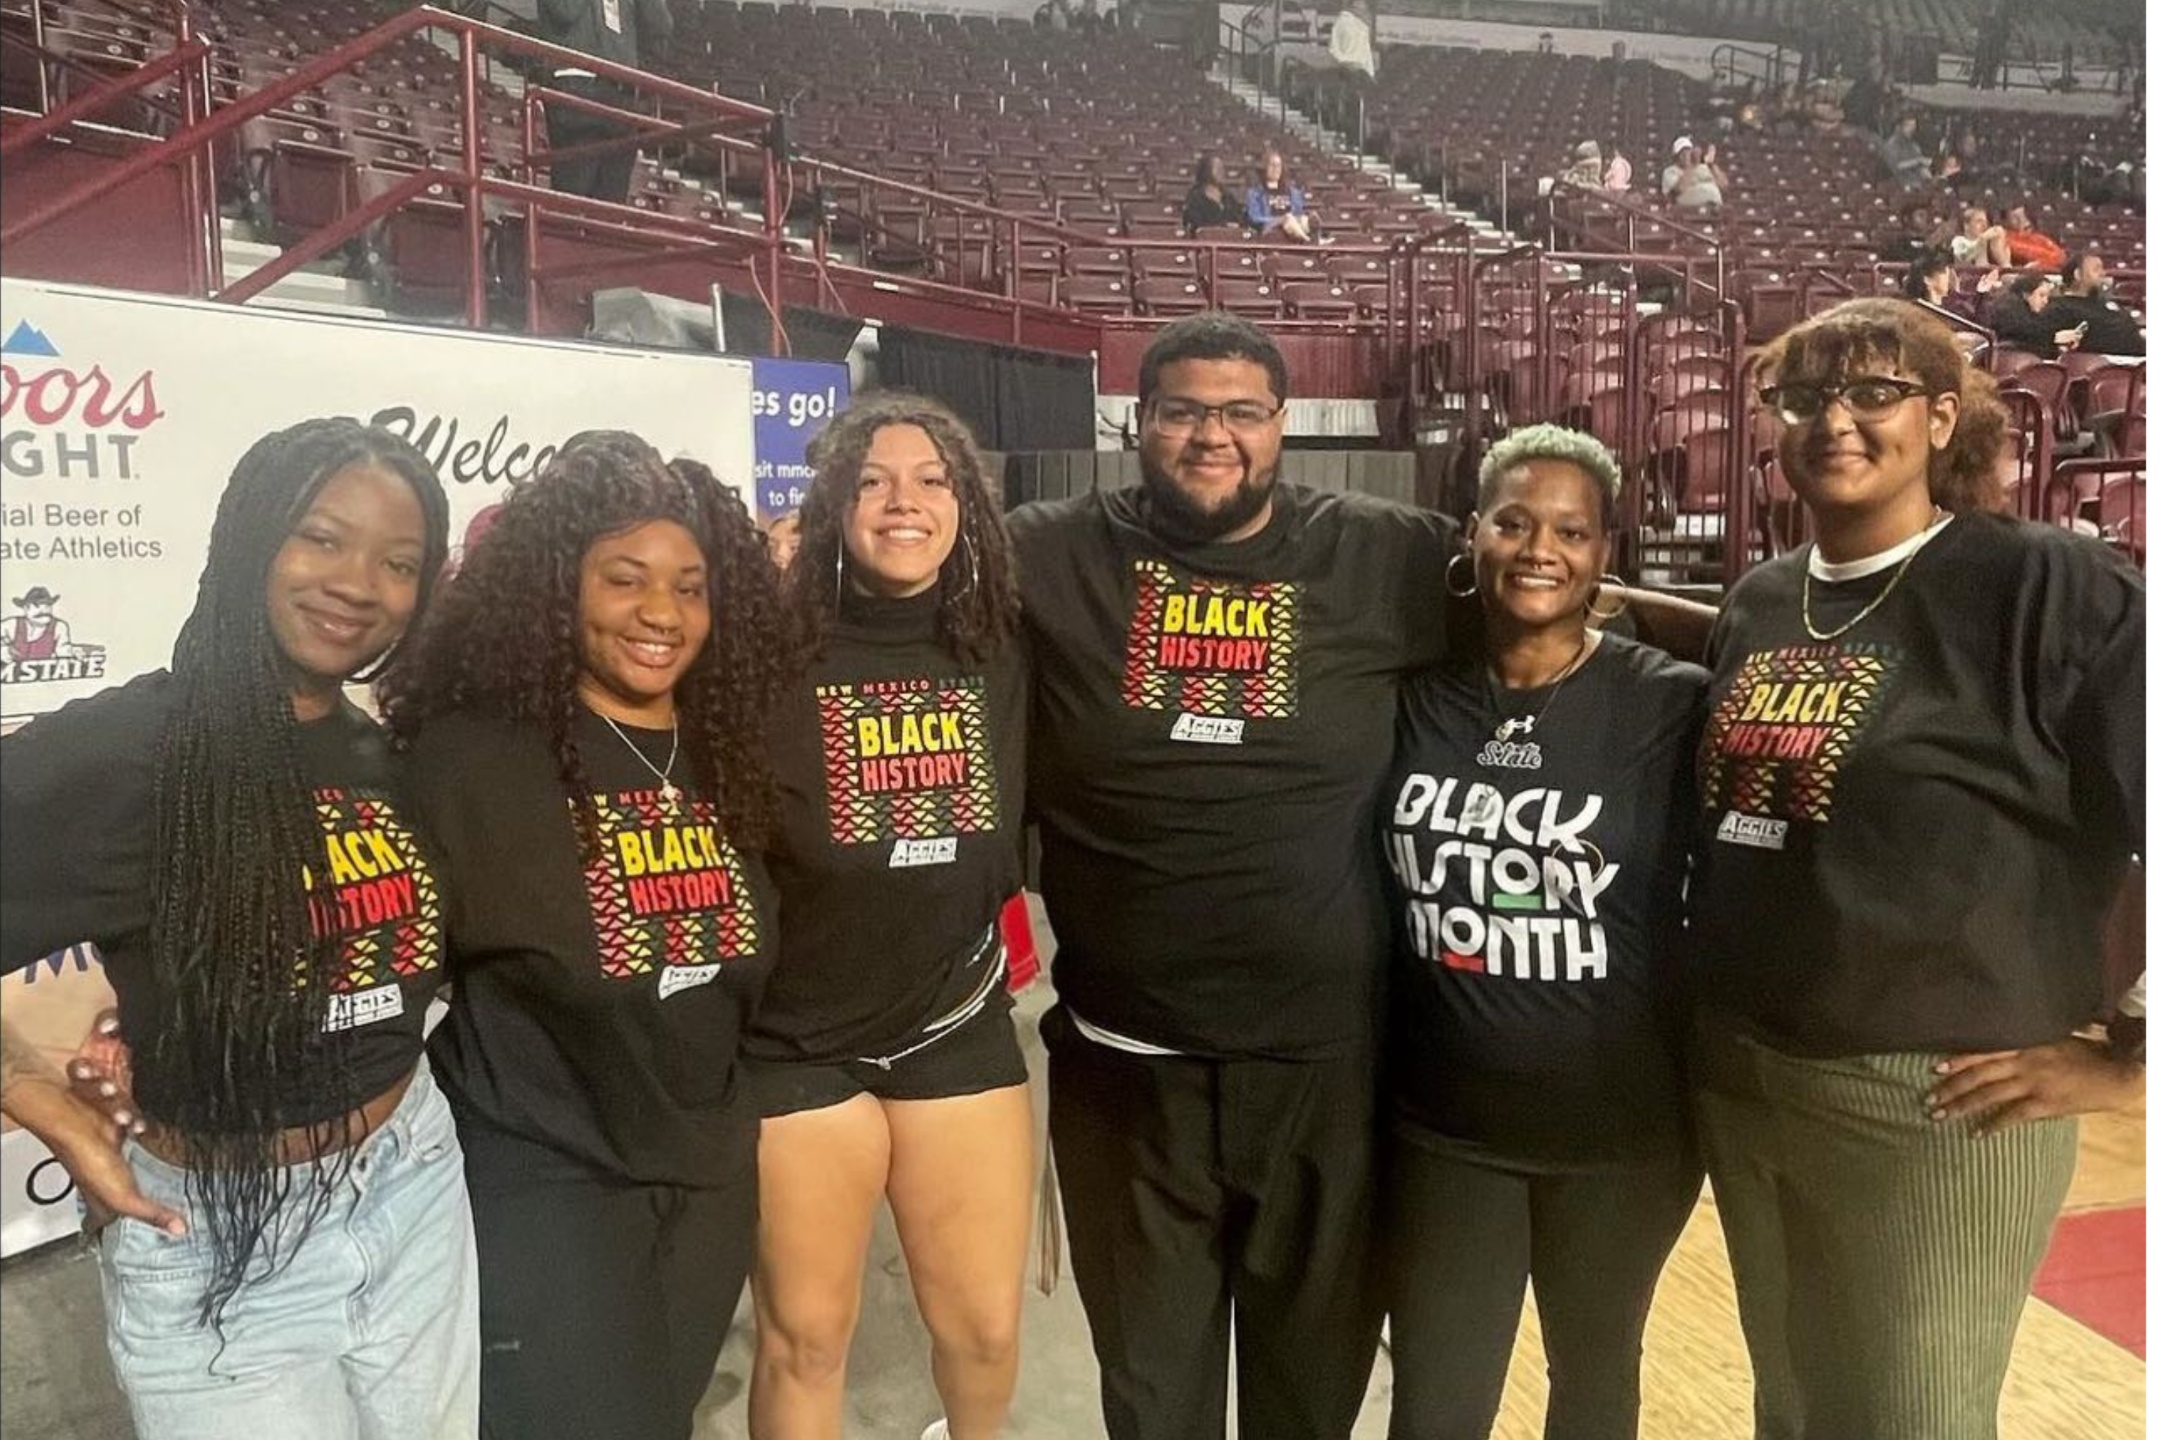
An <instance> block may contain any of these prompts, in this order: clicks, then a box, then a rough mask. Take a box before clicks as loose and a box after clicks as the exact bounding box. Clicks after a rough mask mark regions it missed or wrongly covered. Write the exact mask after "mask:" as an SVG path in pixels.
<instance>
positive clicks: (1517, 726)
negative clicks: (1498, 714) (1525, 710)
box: [1493, 715, 1537, 745]
mask: <svg viewBox="0 0 2160 1440" xmlns="http://www.w3.org/2000/svg"><path fill="white" fill-rule="evenodd" d="M1536 724H1537V717H1536V716H1535V715H1518V716H1517V717H1516V718H1514V719H1513V720H1503V721H1501V722H1500V728H1499V729H1498V730H1495V731H1494V732H1493V739H1495V740H1498V741H1499V742H1500V743H1501V744H1503V745H1505V744H1506V743H1507V742H1508V741H1510V740H1513V739H1514V738H1515V737H1516V736H1517V735H1527V734H1529V733H1530V730H1531V727H1533V726H1534V725H1536Z"/></svg>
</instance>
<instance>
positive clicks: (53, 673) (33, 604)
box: [0, 585, 105, 685]
mask: <svg viewBox="0 0 2160 1440" xmlns="http://www.w3.org/2000/svg"><path fill="white" fill-rule="evenodd" d="M8 603H9V604H10V605H12V606H14V607H15V614H14V615H13V616H12V617H10V618H9V620H8V621H7V623H6V625H5V627H4V628H0V656H4V658H0V681H4V682H6V683H7V684H10V685H26V684H36V683H38V682H39V681H46V680H95V679H98V678H100V677H102V676H103V675H104V673H105V647H104V646H102V645H91V644H86V643H82V642H78V641H77V640H76V639H75V633H74V631H73V630H72V629H70V628H69V626H68V622H67V621H65V620H63V619H61V618H60V617H59V615H58V614H57V613H55V611H56V609H57V607H58V606H59V604H60V597H59V596H58V595H55V594H53V592H52V591H50V590H48V589H46V588H45V587H44V586H43V585H33V586H31V587H30V589H29V590H28V591H26V592H25V593H23V594H21V595H17V596H16V597H15V598H14V599H12V600H10V601H9V602H8Z"/></svg>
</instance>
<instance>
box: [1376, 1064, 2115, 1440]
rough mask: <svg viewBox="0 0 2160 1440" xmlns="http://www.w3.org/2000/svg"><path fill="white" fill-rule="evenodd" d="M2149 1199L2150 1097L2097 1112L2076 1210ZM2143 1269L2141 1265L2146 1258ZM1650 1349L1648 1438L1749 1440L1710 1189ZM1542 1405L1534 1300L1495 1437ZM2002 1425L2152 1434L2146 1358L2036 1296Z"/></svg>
mask: <svg viewBox="0 0 2160 1440" xmlns="http://www.w3.org/2000/svg"><path fill="white" fill-rule="evenodd" d="M2144 1203H2145V1110H2144V1106H2143V1105H2142V1104H2141V1105H2139V1106H2138V1108H2137V1109H2136V1110H2135V1111H2134V1112H2130V1113H2126V1114H2121V1115H2108V1116H2101V1117H2098V1118H2089V1119H2087V1120H2086V1122H2085V1124H2084V1130H2083V1137H2082V1142H2081V1144H2080V1146H2079V1154H2078V1170H2077V1176H2076V1178H2075V1179H2074V1180H2073V1181H2072V1182H2071V1188H2070V1200H2069V1204H2068V1206H2067V1209H2066V1213H2068V1214H2079V1213H2087V1212H2092V1211H2097V1210H2110V1209H2120V1208H2123V1207H2133V1206H2142V1205H2143V1204H2144ZM2140 1257H2141V1258H2142V1251H2141V1252H2140ZM2138 1270H2139V1273H2140V1276H2142V1273H2143V1265H2142V1263H2141V1264H2140V1265H2139V1266H2138ZM1644 1351H1645V1353H1644V1357H1643V1426H1642V1437H1643V1440H1725V1437H1730V1440H1744V1437H1746V1436H1747V1435H1748V1434H1749V1427H1748V1415H1749V1409H1748V1407H1749V1403H1750V1395H1751V1391H1750V1387H1749V1380H1748V1364H1747V1351H1746V1348H1745V1347H1744V1346H1743V1345H1742V1343H1741V1339H1740V1324H1739V1320H1738V1318H1737V1314H1736V1312H1735V1310H1734V1308H1733V1293H1732V1271H1731V1269H1730V1267H1729V1266H1728V1265H1727V1264H1726V1261H1725V1244H1724V1240H1723V1237H1722V1236H1721V1235H1720V1233H1719V1231H1718V1219H1717V1207H1716V1204H1715V1202H1713V1201H1712V1200H1711V1198H1710V1196H1709V1193H1708V1191H1707V1190H1705V1192H1704V1195H1703V1200H1702V1203H1701V1204H1700V1205H1698V1206H1697V1207H1696V1210H1695V1216H1694V1218H1693V1219H1692V1220H1691V1221H1690V1222H1689V1223H1688V1228H1687V1230H1686V1232H1685V1233H1684V1234H1683V1235H1682V1236H1681V1237H1680V1244H1679V1247H1678V1248H1677V1249H1676V1250H1675V1251H1674V1252H1673V1258H1672V1261H1671V1263H1670V1264H1668V1265H1667V1266H1666V1268H1665V1278H1664V1281H1663V1283H1662V1284H1661V1285H1660V1286H1659V1288H1658V1295H1657V1305H1656V1308H1655V1309H1654V1310H1653V1311H1652V1314H1651V1318H1650V1331H1649V1334H1648V1336H1647V1337H1646V1338H1645V1341H1644ZM1544 1416H1545V1367H1544V1356H1543V1351H1542V1349H1541V1342H1540V1340H1539V1338H1538V1328H1537V1315H1536V1307H1535V1305H1534V1304H1533V1305H1530V1306H1526V1307H1525V1314H1524V1317H1523V1328H1522V1332H1521V1334H1520V1335H1519V1336H1517V1338H1516V1343H1515V1363H1514V1365H1513V1367H1512V1368H1511V1369H1510V1371H1509V1373H1508V1387H1507V1397H1506V1400H1505V1402H1504V1404H1503V1407H1502V1410H1501V1420H1500V1424H1499V1426H1498V1427H1497V1428H1496V1429H1495V1430H1494V1432H1493V1436H1494V1440H1540V1437H1541V1436H1542V1434H1543V1430H1542V1426H1543V1423H1544ZM1376 1433H1377V1432H1376ZM2002 1434H2003V1437H2004V1440H2144V1437H2145V1434H2146V1429H2145V1362H2144V1360H2143V1359H2142V1358H2141V1357H2139V1356H2138V1355H2137V1354H2135V1353H2133V1352H2132V1351H2130V1350H2128V1349H2125V1348H2124V1347H2123V1346H2121V1345H2119V1344H2117V1343H2116V1342H2114V1341H2112V1340H2109V1339H2107V1338H2106V1337H2104V1336H2102V1335H2101V1334H2099V1333H2097V1332H2096V1331H2094V1330H2093V1329H2091V1328H2089V1327H2088V1326H2086V1325H2085V1324H2083V1323H2081V1322H2080V1321H2078V1320H2076V1319H2073V1318H2072V1317H2071V1316H2069V1315H2067V1314H2065V1313H2063V1312H2062V1311H2060V1310H2058V1309H2056V1308H2055V1307H2054V1306H2052V1305H2049V1304H2048V1303H2046V1302H2045V1301H2042V1300H2039V1299H2034V1300H2031V1301H2029V1302H2028V1303H2027V1305H2026V1307H2025V1323H2024V1325H2023V1327H2022V1328H2021V1329H2020V1331H2019V1333H2018V1343H2017V1351H2016V1354H2015V1356H2014V1357H2013V1359H2012V1361H2011V1366H2010V1382H2009V1385H2008V1387H2007V1390H2006V1392H2005V1394H2004V1396H2003V1408H2002Z"/></svg>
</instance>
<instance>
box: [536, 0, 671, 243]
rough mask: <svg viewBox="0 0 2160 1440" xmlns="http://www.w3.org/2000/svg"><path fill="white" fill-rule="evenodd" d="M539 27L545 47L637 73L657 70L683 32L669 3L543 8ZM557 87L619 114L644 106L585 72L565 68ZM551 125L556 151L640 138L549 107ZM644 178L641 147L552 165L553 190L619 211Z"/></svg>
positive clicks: (552, 3)
mask: <svg viewBox="0 0 2160 1440" xmlns="http://www.w3.org/2000/svg"><path fill="white" fill-rule="evenodd" d="M539 20H540V26H539V31H540V38H541V39H543V40H546V41H548V42H549V43H551V44H555V45H561V46H563V47H564V48H565V49H570V50H580V51H583V52H584V53H585V54H587V55H594V56H598V57H599V58H600V59H603V60H612V61H614V62H615V63H616V64H618V65H626V66H628V67H630V68H631V69H633V70H635V69H639V68H650V67H651V66H652V65H653V64H654V63H656V62H657V61H658V59H659V57H660V52H661V50H662V48H663V47H664V46H665V45H666V44H667V40H668V37H669V36H670V35H672V34H673V33H674V31H675V18H674V16H673V15H671V14H670V13H669V11H668V7H667V0H540V14H539ZM553 83H554V85H555V87H556V88H557V89H560V90H566V91H568V92H569V93H571V94H573V95H582V96H584V97H585V98H586V99H588V100H592V101H594V102H596V103H598V104H602V105H612V106H614V107H615V108H617V109H621V110H627V109H631V108H633V107H635V105H636V104H637V92H636V91H634V90H632V89H631V88H630V87H629V86H627V85H624V84H621V83H619V82H618V81H614V80H603V79H601V78H600V77H599V76H597V75H595V74H594V73H593V72H592V71H590V70H588V69H585V68H583V67H582V66H578V65H558V66H557V67H556V69H555V75H554V81H553ZM547 122H548V148H549V149H550V150H567V149H570V148H571V147H573V146H583V145H592V144H597V143H599V142H602V141H606V140H617V139H623V138H625V137H628V136H630V135H632V134H634V133H636V132H635V131H634V130H633V128H632V127H630V126H629V125H626V124H624V123H623V122H621V121H618V120H613V119H609V118H607V117H606V116H601V115H591V114H587V113H586V112H584V111H582V110H573V109H571V108H570V107H569V106H567V105H551V106H549V107H548V110H547ZM636 173H637V147H636V146H634V145H624V146H622V147H620V148H618V149H615V150H610V151H608V152H607V153H605V154H600V155H586V156H577V157H573V158H570V159H565V160H550V161H549V162H548V183H549V184H551V185H553V186H554V187H555V188H556V189H557V190H560V191H561V192H562V193H564V194H565V195H584V196H588V197H590V198H591V199H594V200H612V201H614V202H615V203H616V204H618V205H620V204H622V203H623V202H624V201H626V200H628V199H629V198H630V181H631V178H632V177H633V176H634V175H635V174H636Z"/></svg>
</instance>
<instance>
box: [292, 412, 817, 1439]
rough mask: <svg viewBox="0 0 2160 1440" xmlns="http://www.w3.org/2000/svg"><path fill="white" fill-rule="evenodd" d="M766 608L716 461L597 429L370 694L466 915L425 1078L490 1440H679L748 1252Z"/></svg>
mask: <svg viewBox="0 0 2160 1440" xmlns="http://www.w3.org/2000/svg"><path fill="white" fill-rule="evenodd" d="M779 586H780V577H779V574H778V573H777V572H776V571H775V570H774V569H773V567H772V565H771V564H770V563H769V562H768V561H767V560H766V558H765V542H764V537H763V536H761V535H760V534H759V533H758V530H757V526H756V525H755V524H754V523H753V522H752V521H751V519H750V516H749V514H748V513H747V512H746V511H745V510H744V509H743V507H742V504H741V502H740V501H739V500H737V499H736V498H735V497H734V495H733V493H732V492H730V491H729V490H728V489H726V488H725V487H724V486H722V485H720V484H718V483H717V482H716V481H715V480H714V479H713V477H712V474H711V472H710V471H709V470H706V469H705V468H704V467H703V466H700V465H695V464H694V463H693V462H689V461H678V462H676V463H675V464H673V465H670V464H668V463H666V462H664V461H663V460H662V459H661V457H660V455H659V454H658V453H657V452H656V451H654V450H653V448H652V447H651V446H650V445H648V444H646V443H645V442H644V441H642V440H639V439H638V438H637V437H635V436H632V435H626V434H623V433H621V432H618V431H588V432H585V433H582V434H579V435H575V436H572V437H571V438H570V439H569V440H567V441H566V442H564V444H563V446H562V448H561V449H560V450H558V451H556V452H555V455H554V458H553V459H552V460H551V461H550V462H549V463H548V465H547V467H546V468H545V469H544V470H542V471H541V472H540V474H539V476H538V477H537V478H535V479H533V480H531V481H529V482H528V483H525V484H521V485H519V486H517V487H515V488H514V489H513V490H512V491H511V493H510V497H509V499H508V500H506V501H505V502H504V503H503V509H502V516H501V518H500V519H499V520H497V521H496V523H495V525H494V526H493V527H492V528H491V529H490V530H489V531H488V533H487V535H486V537H485V538H484V539H482V540H481V541H480V542H479V543H478V544H477V545H475V546H473V548H472V549H471V550H470V551H469V552H467V554H466V556H465V561H464V565H463V568H461V569H460V571H459V572H458V577H457V580H456V582H455V583H454V584H452V585H450V586H448V587H446V589H445V590H444V593H443V597H442V600H441V601H440V602H439V603H438V604H437V606H436V607H435V613H434V616H433V617H432V618H431V620H430V623H429V624H427V625H425V626H423V627H422V628H421V631H420V633H419V634H418V635H417V636H416V639H415V644H414V649H413V652H412V653H411V654H410V655H409V656H407V657H406V658H405V660H404V661H403V662H401V663H400V664H399V665H398V666H396V667H395V668H394V670H393V671H392V673H391V675H390V676H389V677H388V679H387V680H386V682H385V687H384V708H385V711H386V713H387V714H388V715H389V717H390V722H391V725H392V727H393V729H394V730H396V731H397V733H398V734H399V735H400V737H401V738H402V739H403V740H404V742H405V744H406V745H407V747H408V751H409V755H410V762H411V787H412V795H413V800H414V803H415V805H416V807H417V808H418V809H419V811H420V814H421V818H422V819H423V821H424V822H425V823H426V826H427V833H429V834H430V835H431V836H432V837H433V838H434V840H435V841H436V844H437V846H438V848H439V850H440V853H441V856H442V867H443V873H444V876H445V889H446V891H447V892H448V893H449V894H451V895H452V896H454V897H455V904H454V905H452V906H451V907H450V908H449V910H448V912H447V919H446V925H447V944H448V947H449V951H450V978H451V980H452V982H453V992H452V1002H451V1006H450V1013H449V1015H448V1017H447V1018H445V1019H444V1021H443V1022H442V1024H441V1025H439V1026H437V1027H436V1029H435V1032H434V1034H433V1036H432V1038H431V1039H430V1041H429V1044H430V1051H429V1057H430V1059H431V1061H432V1062H433V1063H434V1065H435V1067H436V1073H437V1074H438V1076H439V1077H440V1078H441V1080H442V1082H443V1088H444V1089H445V1090H446V1091H447V1092H448V1093H449V1095H450V1097H451V1099H452V1103H453V1105H454V1107H455V1109H456V1110H457V1116H458V1134H459V1138H460V1140H462V1141H463V1143H464V1146H465V1168H466V1174H467V1177H468V1180H469V1183H470V1186H471V1191H472V1200H473V1220H474V1232H475V1234H476V1236H477V1238H478V1242H479V1251H480V1331H481V1340H482V1352H481V1355H482V1358H481V1369H480V1386H481V1411H482V1417H483V1421H482V1423H483V1431H482V1433H484V1434H486V1435H488V1436H489V1437H490V1440H565V1437H569V1436H577V1437H579V1440H689V1435H690V1431H691V1425H692V1415H693V1412H694V1411H695V1409H696V1407H697V1404H698V1401H699V1400H700V1399H702V1398H703V1396H704V1393H705V1389H706V1387H707V1385H708V1384H709V1383H710V1382H711V1380H712V1372H713V1366H714V1364H715V1363H716V1362H717V1360H718V1358H719V1354H720V1345H721V1341H722V1340H723V1339H724V1338H725V1337H726V1334H727V1328H728V1321H729V1317H730V1316H731V1315H732V1314H733V1313H734V1310H735V1305H736V1301H737V1299H738V1298H739V1296H740V1294H741V1292H742V1288H743V1283H744V1279H745V1276H746V1275H747V1273H748V1271H749V1267H750V1263H751V1259H752V1256H753V1255H754V1254H755V1251H756V1245H757V1142H758V1116H757V1110H756V1107H755V1105H754V1104H752V1103H751V1101H750V1099H749V1097H748V1096H747V1094H746V1093H745V1091H746V1086H745V1083H744V1081H743V1072H742V1068H741V1062H740V1059H739V1056H738V1049H739V1047H738V1040H739V1037H740V1035H741V1033H742V1030H743V1027H744V1025H745V1024H746V1022H747V1019H748V1017H749V1014H750V1011H751V1009H752V1008H753V1006H754V1004H755V999H756V997H757V995H758V993H759V991H760V990H761V989H762V988H763V985H764V982H765V979H766V977H767V976H768V974H769V973H770V970H771V963H772V956H773V952H774V941H775V939H776V935H775V925H776V921H777V918H778V917H777V916H776V914H775V912H774V909H773V899H772V885H771V881H770V879H769V876H768V874H767V870H766V865H765V861H764V858H763V851H764V849H765V848H766V846H767V845H768V844H769V843H770V837H771V834H772V828H773V823H774V822H773V811H774V801H773V798H772V797H773V783H772V776H771V770H770V767H769V764H768V761H767V753H766V740H767V736H768V733H769V731H768V726H769V715H770V709H771V706H772V702H773V699H774V697H776V696H777V695H778V693H779V692H780V688H781V686H782V684H783V683H784V681H785V678H786V676H787V674H788V673H789V672H790V671H791V670H792V668H793V663H792V657H791V653H790V649H789V647H788V645H787V643H786V641H785V639H784V637H785V636H786V635H787V634H788V632H789V629H790V627H789V624H788V621H787V618H786V615H785V612H784V611H783V609H782V606H781V600H780V593H779ZM265 1433H271V1434H282V1433H284V1432H283V1431H282V1430H281V1429H280V1428H278V1427H272V1428H271V1429H270V1430H269V1431H267V1432H265ZM390 1433H399V1432H397V1431H396V1430H395V1427H393V1431H392V1432H390Z"/></svg>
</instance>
